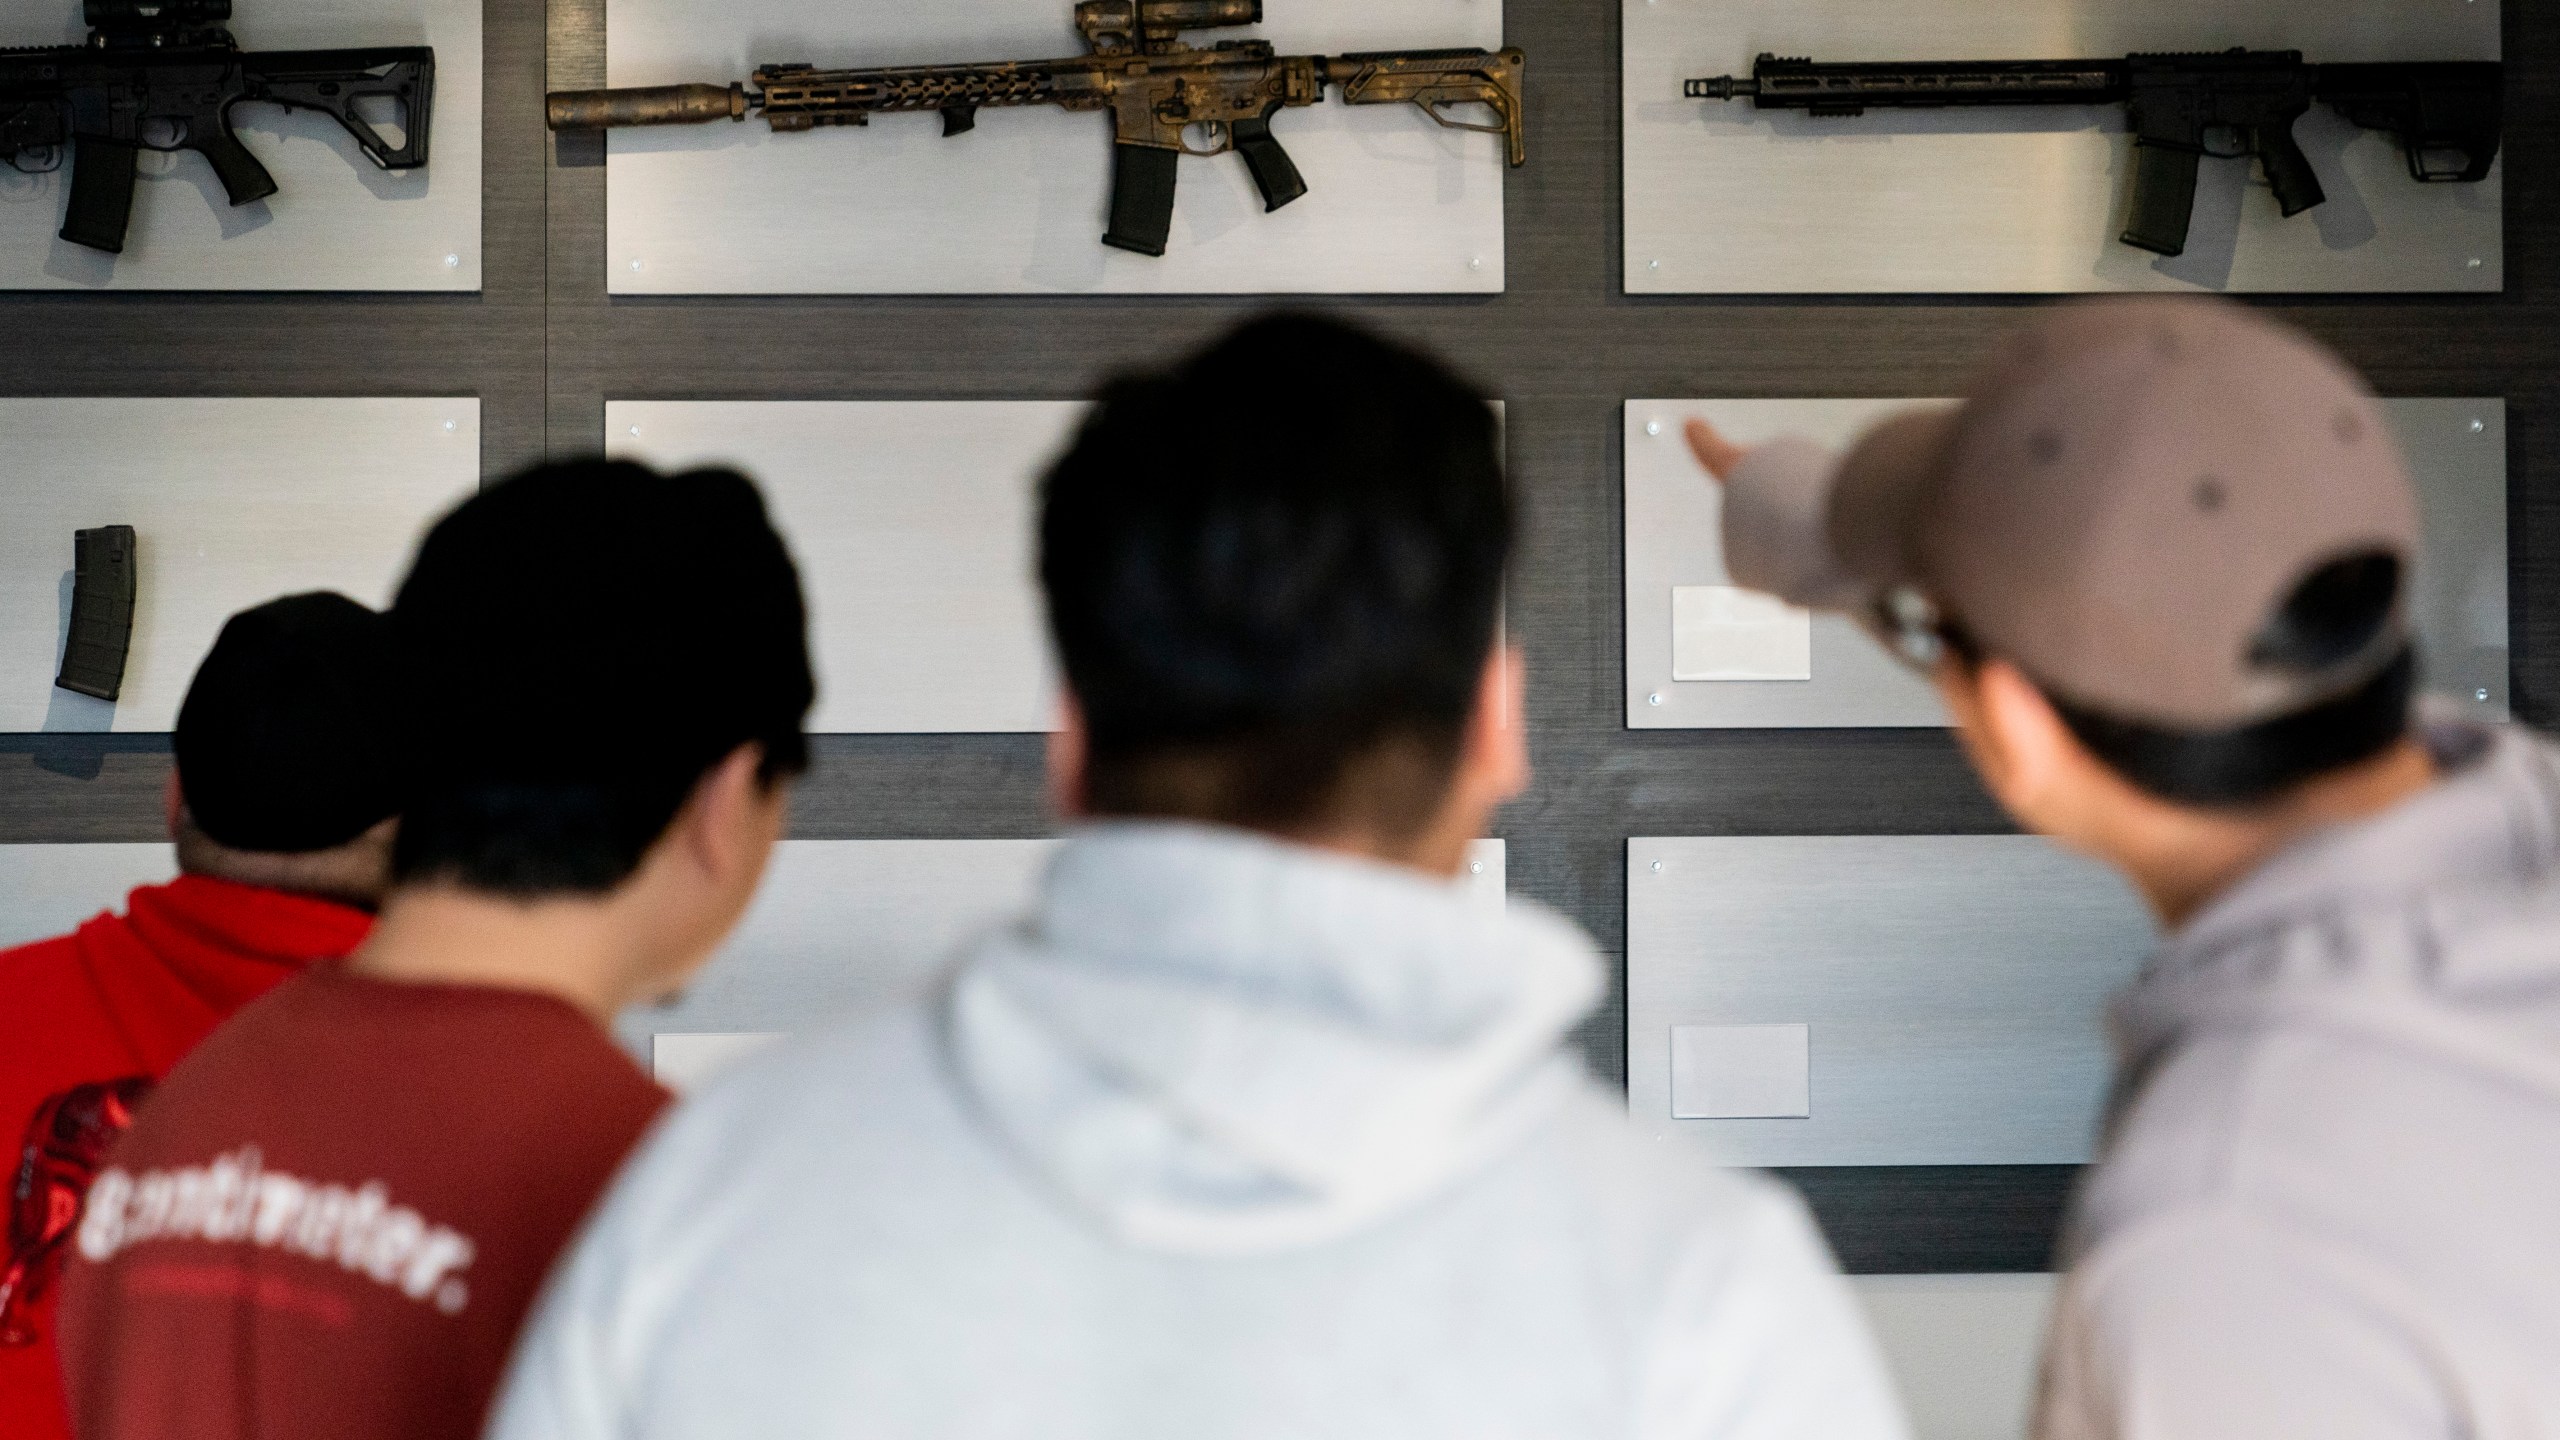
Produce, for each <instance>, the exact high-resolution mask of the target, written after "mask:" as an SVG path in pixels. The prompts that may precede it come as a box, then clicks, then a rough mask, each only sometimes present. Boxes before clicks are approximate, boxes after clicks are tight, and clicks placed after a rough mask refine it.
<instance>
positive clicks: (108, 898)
mask: <svg viewBox="0 0 2560 1440" xmlns="http://www.w3.org/2000/svg"><path fill="white" fill-rule="evenodd" d="M177 874H178V857H177V851H176V849H175V847H173V846H171V845H170V844H169V843H168V842H167V841H165V840H162V841H157V842H154V843H151V844H144V845H0V950H7V949H10V948H12V947H14V946H19V945H24V944H27V943H28V942H30V941H35V940H43V939H48V938H50V937H52V936H55V935H67V934H69V933H70V932H71V931H73V930H75V929H78V928H79V926H80V923H81V922H82V921H84V920H87V919H88V918H89V917H90V916H92V915H96V914H98V913H99V912H101V911H105V910H121V909H123V908H124V897H125V895H126V894H127V892H129V891H131V890H133V889H134V888H135V887H136V886H141V885H159V884H165V883H166V882H168V881H170V880H172V879H175V878H176V877H177Z"/></svg>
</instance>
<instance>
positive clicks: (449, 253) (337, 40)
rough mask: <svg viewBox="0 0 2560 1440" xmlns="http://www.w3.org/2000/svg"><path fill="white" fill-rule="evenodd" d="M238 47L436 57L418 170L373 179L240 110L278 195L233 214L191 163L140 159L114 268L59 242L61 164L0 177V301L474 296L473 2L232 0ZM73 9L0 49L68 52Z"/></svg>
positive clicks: (298, 134)
mask: <svg viewBox="0 0 2560 1440" xmlns="http://www.w3.org/2000/svg"><path fill="white" fill-rule="evenodd" d="M234 12H235V13H234V14H233V16H232V19H231V21H230V30H231V33H232V36H233V37H234V38H235V39H237V40H238V41H239V42H240V46H241V48H242V49H244V50H249V51H274V50H342V49H374V48H378V47H384V46H409V45H427V46H432V47H434V49H435V52H436V77H435V114H434V127H433V129H432V130H431V131H430V133H429V140H428V148H427V163H426V164H425V165H424V166H422V167H420V168H418V169H415V170H395V171H386V170H380V169H377V168H375V166H374V163H373V162H372V161H371V160H369V159H367V158H365V154H364V152H363V151H362V150H360V149H358V148H357V146H356V142H355V140H354V138H353V137H352V136H350V135H348V134H347V133H346V131H345V130H343V129H341V128H339V125H338V122H337V121H335V120H333V119H331V118H329V117H328V116H326V115H322V114H318V113H315V112H312V111H308V110H296V111H291V112H287V111H286V110H284V109H283V108H282V107H280V106H275V105H266V104H244V105H241V106H240V107H239V108H237V109H236V110H234V111H233V112H232V117H231V118H232V123H233V125H234V126H235V127H236V128H237V129H238V131H239V134H240V140H241V143H242V144H244V145H246V146H247V147H248V148H249V149H250V151H251V152H253V153H254V154H255V155H256V156H257V157H258V162H259V163H260V164H262V165H264V166H266V168H267V170H268V171H269V172H270V173H271V174H273V175H274V176H275V179H276V185H277V187H278V190H277V193H276V194H275V195H273V196H270V197H269V198H267V199H265V200H260V201H254V202H252V203H250V204H248V205H243V206H241V207H239V208H237V209H234V208H232V205H231V203H230V201H229V200H228V199H227V198H226V197H225V196H224V195H223V193H222V185H221V182H220V181H218V180H216V179H215V178H214V174H213V169H212V167H211V166H209V165H208V164H206V163H205V160H204V158H203V157H202V156H200V155H195V154H192V153H190V154H183V155H172V154H145V155H144V156H143V157H142V167H141V174H140V176H139V177H138V179H137V183H136V184H135V186H134V194H133V225H132V229H131V231H130V232H129V233H128V234H127V235H126V237H125V248H124V253H123V254H122V255H107V254H102V253H100V252H97V251H93V250H89V249H85V248H83V247H81V246H78V245H74V244H72V243H71V242H69V241H67V240H63V239H61V238H59V237H58V236H57V234H56V232H57V231H59V230H60V229H61V228H62V209H63V202H64V199H65V197H66V196H67V195H68V194H69V192H70V180H71V167H70V165H69V163H68V162H67V161H66V162H65V164H64V165H63V167H62V168H60V169H58V170H55V171H53V172H51V173H49V174H43V175H26V174H22V173H20V172H18V171H16V170H13V169H10V168H9V167H8V166H6V165H0V290H478V289H479V288H480V113H481V103H480V85H481V60H480V18H481V0H291V3H277V0H241V3H239V4H238V5H236V6H235V7H234ZM80 17H81V0H32V3H29V4H19V5H12V6H9V7H7V8H6V9H5V10H0V46H33V45H77V44H80V43H82V41H83V40H85V38H86V37H87V35H88V28H87V27H86V26H85V25H83V24H81V22H80Z"/></svg>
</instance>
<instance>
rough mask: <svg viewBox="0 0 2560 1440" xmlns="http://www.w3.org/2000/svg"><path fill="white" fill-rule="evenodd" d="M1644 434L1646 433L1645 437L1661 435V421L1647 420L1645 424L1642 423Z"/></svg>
mask: <svg viewBox="0 0 2560 1440" xmlns="http://www.w3.org/2000/svg"><path fill="white" fill-rule="evenodd" d="M1644 433H1646V434H1647V435H1659V434H1661V433H1662V422H1661V421H1659V420H1647V421H1646V422H1644Z"/></svg>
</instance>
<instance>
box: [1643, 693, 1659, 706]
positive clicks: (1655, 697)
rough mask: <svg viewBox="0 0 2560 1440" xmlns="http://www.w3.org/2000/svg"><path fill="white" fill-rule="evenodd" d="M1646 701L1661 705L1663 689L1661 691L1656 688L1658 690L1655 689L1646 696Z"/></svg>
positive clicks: (1649, 703)
mask: <svg viewBox="0 0 2560 1440" xmlns="http://www.w3.org/2000/svg"><path fill="white" fill-rule="evenodd" d="M1644 703H1646V704H1647V705H1659V704H1661V703H1662V692H1661V691H1659V690H1656V691H1654V692H1653V693H1652V694H1650V695H1647V696H1646V697H1644Z"/></svg>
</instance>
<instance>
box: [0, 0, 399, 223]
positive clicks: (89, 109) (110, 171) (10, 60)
mask: <svg viewBox="0 0 2560 1440" xmlns="http://www.w3.org/2000/svg"><path fill="white" fill-rule="evenodd" d="M84 15H85V17H86V19H87V20H88V23H89V27H90V33H89V43H88V44H86V45H59V46H51V47H39V48H35V49H25V50H0V161H5V162H6V163H8V164H10V165H12V166H14V167H16V168H18V169H20V170H26V171H35V172H42V171H47V170H54V169H58V168H60V167H61V164H62V160H63V153H64V151H65V149H66V148H67V149H68V150H69V151H70V157H71V199H70V202H69V204H68V205H67V206H66V207H65V210H64V214H63V221H62V238H63V239H65V240H68V241H70V242H71V243H73V244H75V245H86V246H88V247H89V248H90V249H92V250H104V251H107V252H109V253H111V254H112V253H116V252H120V251H122V250H123V249H124V234H125V228H126V226H127V224H128V223H129V222H130V221H131V220H132V218H133V177H134V169H135V166H136V164H137V162H138V161H139V160H140V158H141V152H143V151H145V150H193V151H195V152H196V153H197V154H199V155H202V156H203V157H204V158H205V159H206V161H208V162H209V163H210V164H211V165H212V166H213V173H214V174H215V175H216V176H217V177H219V178H220V179H221V181H222V190H223V193H224V194H225V195H228V196H229V197H230V199H231V203H232V204H234V205H246V204H248V203H249V202H250V201H252V200H263V199H265V198H267V197H268V196H270V195H273V194H274V193H276V182H275V177H274V176H272V175H269V174H268V173H267V167H265V166H264V165H261V164H259V163H258V157H257V156H255V155H252V154H250V153H249V149H248V147H247V146H245V145H242V144H241V143H240V137H239V136H238V135H237V134H236V133H234V132H233V130H232V128H231V111H232V108H233V107H234V106H237V105H240V104H243V103H246V102H251V101H257V102H262V103H265V104H270V105H282V106H284V107H285V108H286V109H288V110H292V109H309V110H318V111H321V112H323V113H324V114H327V115H328V116H329V117H330V118H332V119H334V120H336V121H337V122H338V123H339V124H340V125H341V126H344V127H345V128H346V131H347V133H348V134H349V135H352V136H354V137H355V141H356V144H357V145H358V146H360V147H362V148H363V150H364V153H365V154H366V156H367V157H369V158H370V159H371V160H372V161H373V163H374V164H376V165H379V166H381V167H382V168H383V169H385V170H412V169H415V168H417V167H418V166H421V165H424V164H426V163H427V132H428V129H429V127H430V124H431V122H432V118H433V111H434V106H435V76H436V54H435V51H433V50H431V49H428V48H426V47H424V46H399V47H386V48H381V49H371V50H281V51H274V52H270V53H266V54H258V53H254V52H247V51H243V50H242V49H241V48H240V46H239V43H238V42H237V41H235V40H233V39H232V38H231V32H230V31H228V30H225V29H223V28H222V22H224V21H226V20H228V19H230V18H231V0H85V10H84ZM375 100H380V101H385V102H396V103H397V105H398V108H399V111H400V116H401V118H400V121H399V125H400V128H401V130H402V131H403V132H405V133H404V134H403V135H402V136H401V143H400V144H398V145H394V144H392V143H391V142H390V141H389V140H387V139H385V138H384V137H383V135H382V132H381V131H379V130H377V129H375V128H374V127H373V125H372V123H371V122H370V121H368V120H367V119H366V118H365V117H364V115H362V114H360V113H358V106H359V104H361V103H363V102H368V101H375Z"/></svg>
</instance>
